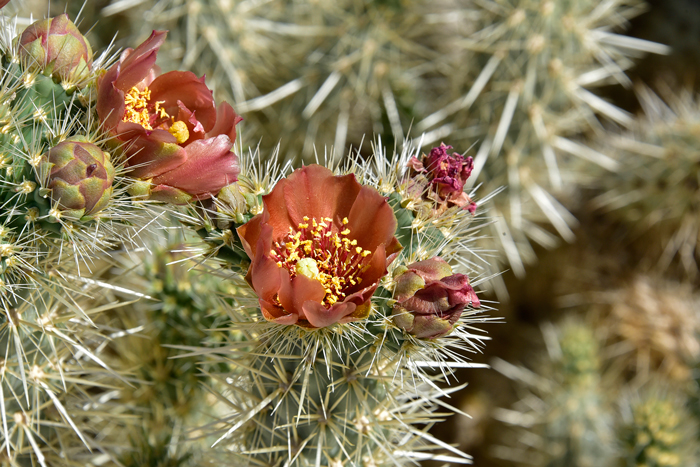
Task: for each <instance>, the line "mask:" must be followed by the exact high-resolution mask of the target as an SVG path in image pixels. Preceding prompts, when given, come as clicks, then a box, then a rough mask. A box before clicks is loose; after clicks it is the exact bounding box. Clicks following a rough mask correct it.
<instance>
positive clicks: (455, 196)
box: [408, 143, 476, 214]
mask: <svg viewBox="0 0 700 467" xmlns="http://www.w3.org/2000/svg"><path fill="white" fill-rule="evenodd" d="M448 149H452V146H447V145H446V144H445V143H441V144H440V146H438V147H436V148H433V149H431V150H430V154H428V155H427V156H426V155H423V157H422V160H419V159H418V158H417V157H412V158H411V159H410V160H409V161H408V166H409V168H410V169H411V176H412V180H411V183H410V186H409V192H411V193H414V194H415V195H417V196H421V195H422V196H425V197H427V198H429V199H431V200H433V201H435V202H436V203H438V204H439V205H440V206H441V209H442V210H444V209H447V208H449V207H451V206H459V207H461V208H462V209H467V210H468V211H469V212H471V213H472V214H474V213H475V212H476V203H475V202H474V201H472V200H471V199H470V198H469V196H467V194H466V193H465V192H464V184H465V183H466V182H467V179H468V178H469V176H470V175H471V173H472V169H473V168H474V160H473V159H472V158H471V157H465V156H462V155H460V154H457V153H456V152H454V153H452V155H449V154H448V153H447V150H448Z"/></svg>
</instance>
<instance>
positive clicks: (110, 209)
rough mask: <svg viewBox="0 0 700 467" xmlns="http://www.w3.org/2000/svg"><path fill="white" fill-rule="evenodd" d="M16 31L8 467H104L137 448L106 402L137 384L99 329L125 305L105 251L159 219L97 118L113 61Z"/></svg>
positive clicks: (7, 209)
mask: <svg viewBox="0 0 700 467" xmlns="http://www.w3.org/2000/svg"><path fill="white" fill-rule="evenodd" d="M16 24H17V20H16V19H15V20H10V19H9V18H6V17H4V16H0V68H1V75H0V199H1V200H2V209H1V210H0V211H1V213H0V241H1V247H0V250H1V252H0V256H1V263H0V317H1V319H2V322H3V326H2V332H1V333H0V334H1V339H2V341H3V343H4V348H5V349H6V351H5V353H4V355H3V357H4V359H3V361H2V368H3V370H2V378H1V381H0V396H1V397H0V399H2V400H1V401H0V402H1V403H2V404H3V406H2V409H3V410H2V414H3V415H2V427H3V429H2V436H3V449H2V451H3V454H2V455H3V461H7V462H8V463H9V464H10V465H13V466H14V465H41V466H43V467H46V466H48V465H58V464H60V465H86V463H87V462H89V461H91V460H97V461H99V462H105V461H107V460H109V459H112V460H114V459H115V457H114V456H113V454H112V453H113V452H116V451H115V449H117V447H119V446H120V443H123V442H124V440H117V441H116V442H115V443H116V446H113V445H111V443H112V442H111V440H110V439H108V437H105V436H104V435H105V434H106V433H107V432H109V431H110V430H111V429H113V427H114V426H115V425H119V422H117V420H118V419H119V416H120V413H121V409H120V408H119V407H107V404H109V401H110V399H111V397H112V396H111V395H110V394H109V393H108V391H107V390H106V389H107V388H109V389H110V390H111V388H113V387H114V386H118V385H120V384H125V380H124V377H123V376H121V375H119V374H118V373H116V372H115V371H114V370H112V369H110V367H109V366H107V364H106V363H105V357H104V356H103V355H101V352H103V350H104V348H105V346H106V343H107V340H108V339H109V338H110V337H113V336H110V335H109V334H107V335H105V334H106V330H107V329H109V328H105V327H103V326H102V325H99V326H98V325H97V324H96V323H99V322H100V318H101V315H102V313H104V312H105V311H107V310H109V309H110V308H112V307H114V306H115V305H113V304H110V303H106V302H103V301H101V294H100V292H99V288H97V287H95V286H96V285H98V284H101V283H100V281H99V275H100V274H101V273H102V272H103V268H105V267H108V266H106V264H108V263H104V262H103V259H102V257H104V256H105V255H106V252H107V251H108V250H111V249H113V248H115V247H118V246H131V245H133V244H134V242H135V241H136V240H137V239H138V237H139V232H140V231H141V229H143V227H144V225H146V224H148V223H149V222H150V221H151V219H152V217H153V214H152V213H151V212H150V211H149V210H147V209H145V208H146V207H147V206H146V205H145V204H139V203H134V202H133V201H134V199H133V198H132V196H131V195H129V194H128V193H127V187H128V186H130V185H131V184H132V182H133V181H132V180H129V179H127V177H126V176H125V172H126V170H127V168H126V163H127V161H126V158H125V157H123V154H122V152H123V151H122V149H123V148H120V147H119V146H118V145H116V144H112V141H111V140H110V139H109V137H108V136H107V135H106V134H105V133H104V132H103V127H102V126H101V125H100V121H99V119H98V115H97V110H96V105H95V99H96V94H97V93H96V84H97V78H98V77H99V76H101V75H102V74H104V71H105V66H106V65H107V64H108V62H109V61H110V54H109V53H108V52H105V53H103V54H102V55H100V56H99V57H98V58H96V59H93V56H92V51H91V49H90V46H89V44H88V43H87V40H86V39H85V38H84V37H83V36H82V35H80V34H79V32H78V31H77V28H76V27H75V25H73V23H72V22H70V20H69V19H68V18H67V17H66V16H65V15H61V16H59V17H56V18H51V19H47V20H42V21H39V22H37V23H35V24H34V25H32V26H30V27H29V28H28V29H27V30H25V31H24V33H22V34H19V32H18V31H17V30H16ZM117 334H118V333H117ZM105 393H106V394H105ZM93 412H94V414H93ZM108 414H109V415H108ZM103 430H105V431H104V432H102V431H103ZM101 432H102V433H101ZM98 433H99V435H98ZM100 458H101V460H99V459H100ZM71 463H74V464H71Z"/></svg>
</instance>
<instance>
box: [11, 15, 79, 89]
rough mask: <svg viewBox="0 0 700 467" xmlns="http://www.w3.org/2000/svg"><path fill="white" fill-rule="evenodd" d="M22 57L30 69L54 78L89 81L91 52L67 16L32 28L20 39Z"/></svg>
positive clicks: (37, 24) (48, 20) (49, 19)
mask: <svg viewBox="0 0 700 467" xmlns="http://www.w3.org/2000/svg"><path fill="white" fill-rule="evenodd" d="M19 54H20V57H21V58H22V62H23V63H24V64H25V66H26V67H27V68H29V69H37V70H39V71H41V72H43V73H45V74H46V75H52V74H53V75H55V76H58V77H60V78H61V80H62V81H71V82H76V81H80V80H82V79H85V78H87V76H88V75H89V73H90V64H91V63H92V49H91V48H90V43H89V42H88V41H87V39H86V38H85V37H84V36H83V35H82V34H80V31H79V30H78V28H77V27H76V26H75V24H73V22H72V21H71V20H70V19H68V16H67V15H66V14H62V15H60V16H57V17H55V18H48V19H44V20H41V21H37V22H36V23H34V24H32V25H31V26H29V27H28V28H27V29H25V30H24V32H23V33H22V35H21V36H20V38H19Z"/></svg>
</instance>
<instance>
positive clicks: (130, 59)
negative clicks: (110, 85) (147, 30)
mask: <svg viewBox="0 0 700 467" xmlns="http://www.w3.org/2000/svg"><path fill="white" fill-rule="evenodd" d="M167 34H168V33H167V31H153V32H152V33H151V36H150V37H149V38H148V39H146V40H145V41H143V42H142V43H141V45H139V46H138V47H136V49H126V50H125V51H124V52H122V56H121V58H120V59H119V63H118V64H117V65H119V72H118V75H117V77H116V80H114V81H113V82H114V87H115V88H116V89H119V90H122V91H128V90H129V89H131V88H132V87H134V86H136V85H137V84H138V83H140V82H141V81H143V79H144V78H146V77H147V76H148V73H149V71H150V70H151V68H153V65H155V63H156V55H157V53H158V49H159V48H160V46H161V45H163V42H165V36H166V35H167ZM115 66H116V65H115ZM112 68H114V67H112Z"/></svg>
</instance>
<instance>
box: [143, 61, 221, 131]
mask: <svg viewBox="0 0 700 467" xmlns="http://www.w3.org/2000/svg"><path fill="white" fill-rule="evenodd" d="M148 88H149V89H150V90H151V99H150V100H151V102H161V101H163V102H164V103H163V104H161V107H162V108H164V109H165V111H166V112H167V113H168V114H169V115H170V116H171V117H175V116H176V115H177V114H178V112H179V110H180V107H179V105H178V101H180V102H182V104H184V106H185V107H187V108H188V109H189V110H190V111H191V112H193V113H194V114H195V115H196V117H197V120H198V121H199V122H200V123H201V124H202V126H203V127H204V132H208V131H209V130H211V129H212V128H213V127H214V124H215V123H216V104H215V103H214V98H213V97H212V92H211V90H210V89H209V88H208V87H207V85H206V84H204V78H202V79H200V78H197V75H195V74H194V73H192V72H191V71H170V72H168V73H164V74H162V75H160V76H159V77H157V78H156V79H155V80H153V82H152V83H151V84H150V86H149V87H148Z"/></svg>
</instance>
